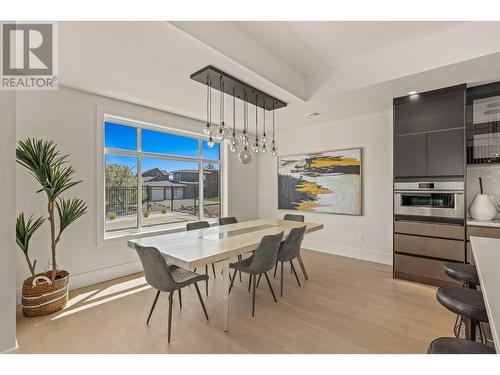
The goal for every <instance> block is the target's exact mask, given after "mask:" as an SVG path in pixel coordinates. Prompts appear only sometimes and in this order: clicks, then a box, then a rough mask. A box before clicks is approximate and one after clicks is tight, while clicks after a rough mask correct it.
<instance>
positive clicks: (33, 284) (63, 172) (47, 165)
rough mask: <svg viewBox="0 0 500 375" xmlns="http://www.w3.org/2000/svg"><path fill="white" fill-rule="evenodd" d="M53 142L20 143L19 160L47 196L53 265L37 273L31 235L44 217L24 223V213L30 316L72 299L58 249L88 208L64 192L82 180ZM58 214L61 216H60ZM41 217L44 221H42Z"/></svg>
mask: <svg viewBox="0 0 500 375" xmlns="http://www.w3.org/2000/svg"><path fill="white" fill-rule="evenodd" d="M56 146H57V145H56V144H55V143H54V142H53V141H46V140H42V139H34V138H33V139H32V138H28V139H26V140H24V141H19V142H18V143H17V149H16V157H17V162H18V163H19V164H20V165H22V166H23V167H25V168H27V169H28V170H29V171H30V173H31V175H32V176H33V177H34V178H35V179H36V180H37V182H38V183H39V184H40V189H39V190H38V191H37V193H41V192H45V195H46V197H47V212H48V217H47V220H48V221H49V223H50V240H51V241H50V248H51V266H52V269H51V270H50V271H48V272H44V273H40V274H36V273H35V266H36V261H35V262H33V263H31V261H29V256H28V245H29V239H30V238H31V235H32V234H33V233H34V232H35V231H36V230H37V229H38V228H39V227H40V226H41V225H42V224H43V221H44V219H43V218H39V219H37V220H35V221H33V219H32V217H30V219H29V220H28V222H27V223H25V222H24V214H23V213H21V214H20V216H19V217H18V220H17V223H16V234H19V236H18V245H19V247H20V248H21V250H22V251H23V252H24V253H25V256H26V259H27V261H28V266H29V267H30V271H31V274H32V275H31V277H29V278H28V279H26V280H25V281H24V283H23V291H22V294H23V295H22V297H23V298H22V306H23V313H24V315H26V316H40V315H47V314H51V313H53V312H55V311H58V310H60V309H62V308H63V307H64V306H65V305H66V302H67V301H68V281H69V273H68V272H67V271H64V270H60V269H58V267H57V260H56V254H57V253H56V250H57V245H58V244H59V242H60V241H61V235H62V233H63V232H64V230H65V229H67V228H68V226H69V225H70V224H71V223H73V222H74V221H75V220H77V219H78V218H80V217H81V216H82V215H83V214H85V212H86V211H87V205H86V203H85V202H84V201H83V200H81V199H78V198H75V197H74V198H63V197H62V196H61V194H62V193H63V192H65V191H66V190H68V189H70V188H71V187H73V186H75V185H77V184H79V183H80V182H81V181H74V180H73V174H74V173H75V171H74V169H73V168H72V167H71V166H70V165H68V164H67V158H68V155H61V153H60V152H59V151H57V149H56ZM56 215H57V218H56ZM40 220H41V222H40Z"/></svg>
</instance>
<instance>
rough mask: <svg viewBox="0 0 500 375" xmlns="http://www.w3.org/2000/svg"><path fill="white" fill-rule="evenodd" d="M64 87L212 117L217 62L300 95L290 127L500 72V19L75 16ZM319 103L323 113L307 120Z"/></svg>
mask: <svg viewBox="0 0 500 375" xmlns="http://www.w3.org/2000/svg"><path fill="white" fill-rule="evenodd" d="M59 55H60V59H59V70H60V72H59V73H60V84H62V85H66V86H69V87H74V88H78V89H81V90H85V91H89V92H92V93H96V94H100V95H105V96H109V97H113V98H117V99H121V100H126V101H130V102H134V103H137V104H141V105H145V106H149V107H152V108H157V109H161V110H165V111H169V112H173V113H177V114H180V115H184V116H188V117H192V118H196V119H199V120H203V119H204V118H205V93H206V91H205V90H204V88H203V85H200V84H198V83H196V82H194V81H192V80H190V79H189V75H190V74H191V73H193V72H195V71H196V70H198V69H200V68H202V67H204V66H206V65H209V64H211V65H214V66H217V67H218V68H220V69H222V70H224V71H227V72H228V73H230V74H231V75H234V76H237V77H238V78H240V79H241V80H243V81H246V82H248V83H250V84H252V85H253V86H256V87H258V88H259V89H261V90H263V91H266V92H268V93H269V94H272V95H274V96H276V97H278V98H280V99H281V100H284V101H286V102H288V103H289V105H288V107H286V108H284V109H280V110H279V111H277V120H278V123H277V127H278V130H279V131H286V130H290V129H294V128H297V127H304V126H311V125H314V124H318V123H323V122H328V121H334V120H337V119H342V118H347V117H355V116H363V115H366V114H369V113H373V112H380V111H386V110H390V108H391V105H392V98H393V97H396V96H401V95H406V94H407V93H408V91H410V90H418V91H425V90H430V89H435V88H439V87H444V86H449V85H454V84H458V83H463V82H467V83H471V84H478V83H482V82H488V81H494V80H500V70H499V69H498V66H499V64H500V23H499V22H67V23H60V26H59ZM308 112H319V113H320V114H321V115H320V116H319V117H317V118H315V119H312V120H309V119H305V117H304V115H305V114H306V113H308Z"/></svg>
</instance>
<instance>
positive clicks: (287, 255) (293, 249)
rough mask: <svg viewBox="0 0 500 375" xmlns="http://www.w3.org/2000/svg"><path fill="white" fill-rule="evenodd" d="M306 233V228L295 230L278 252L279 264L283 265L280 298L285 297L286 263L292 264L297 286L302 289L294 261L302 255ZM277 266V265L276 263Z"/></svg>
mask: <svg viewBox="0 0 500 375" xmlns="http://www.w3.org/2000/svg"><path fill="white" fill-rule="evenodd" d="M305 232H306V226H305V225H304V226H303V227H300V228H293V229H292V230H291V231H290V233H289V234H288V237H287V238H286V240H285V241H283V242H282V243H281V246H280V250H279V252H278V262H279V263H281V272H280V273H281V279H280V296H281V297H283V264H284V263H285V262H290V267H291V269H292V272H293V274H294V275H295V278H296V279H297V284H299V287H300V281H299V277H298V276H297V272H296V271H295V267H294V266H293V260H294V259H295V258H297V257H298V256H299V254H300V246H301V245H302V240H303V239H304V234H305ZM276 264H277V263H276Z"/></svg>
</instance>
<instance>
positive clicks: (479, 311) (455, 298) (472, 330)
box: [436, 287, 488, 341]
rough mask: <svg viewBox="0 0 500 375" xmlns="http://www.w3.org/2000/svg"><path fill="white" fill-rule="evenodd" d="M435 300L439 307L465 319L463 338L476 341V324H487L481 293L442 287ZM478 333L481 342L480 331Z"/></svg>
mask: <svg viewBox="0 0 500 375" xmlns="http://www.w3.org/2000/svg"><path fill="white" fill-rule="evenodd" d="M436 298H437V300H438V301H439V303H441V305H443V306H444V307H446V308H447V309H448V310H450V311H452V312H454V313H455V314H457V315H460V316H462V317H463V318H464V319H465V323H466V324H465V327H466V332H465V336H466V338H467V339H468V340H472V341H476V323H477V322H479V323H481V322H484V323H487V322H488V315H487V313H486V306H485V304H484V299H483V293H481V292H480V291H477V290H473V289H467V288H457V287H442V288H439V289H438V290H437V292H436ZM479 332H480V335H481V340H482V341H483V340H484V335H483V333H482V330H480V331H479Z"/></svg>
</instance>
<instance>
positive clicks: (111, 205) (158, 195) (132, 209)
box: [105, 184, 219, 217]
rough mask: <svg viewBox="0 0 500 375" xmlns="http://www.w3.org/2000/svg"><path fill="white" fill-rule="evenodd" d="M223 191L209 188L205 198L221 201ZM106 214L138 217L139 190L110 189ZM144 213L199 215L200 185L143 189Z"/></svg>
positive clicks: (149, 186)
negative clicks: (220, 195)
mask: <svg viewBox="0 0 500 375" xmlns="http://www.w3.org/2000/svg"><path fill="white" fill-rule="evenodd" d="M218 190H219V189H218V188H216V189H214V188H213V187H206V188H205V192H204V197H205V198H214V197H218V195H219V191H218ZM105 199H106V214H107V215H109V214H110V213H113V214H114V215H116V216H117V217H124V216H134V215H137V203H138V199H137V188H136V187H134V186H110V187H106V198H105ZM141 202H142V212H145V211H148V212H160V211H161V212H163V213H166V212H182V213H186V214H190V215H197V214H198V185H197V184H190V185H186V186H154V185H146V186H143V187H142V197H141Z"/></svg>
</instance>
